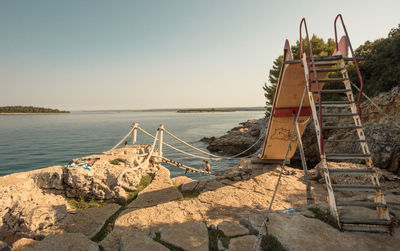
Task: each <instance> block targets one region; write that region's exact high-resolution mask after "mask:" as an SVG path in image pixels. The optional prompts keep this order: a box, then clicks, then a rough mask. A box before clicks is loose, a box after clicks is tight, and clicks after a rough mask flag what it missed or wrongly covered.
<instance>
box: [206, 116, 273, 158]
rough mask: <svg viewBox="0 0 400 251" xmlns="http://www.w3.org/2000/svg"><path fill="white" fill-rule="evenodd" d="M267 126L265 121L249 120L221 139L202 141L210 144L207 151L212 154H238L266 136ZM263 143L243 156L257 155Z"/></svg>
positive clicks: (260, 141)
mask: <svg viewBox="0 0 400 251" xmlns="http://www.w3.org/2000/svg"><path fill="white" fill-rule="evenodd" d="M266 125H267V122H266V120H265V119H258V120H248V121H246V122H243V123H240V126H237V127H235V128H233V129H231V130H230V131H228V132H227V134H225V135H223V136H221V137H218V138H216V137H211V138H202V139H201V140H200V141H203V142H206V143H208V144H209V145H208V146H207V149H208V150H210V151H212V152H223V153H227V154H238V153H241V152H243V151H245V150H246V149H248V148H249V147H250V146H252V145H253V144H254V143H255V142H256V141H257V140H258V139H259V138H260V136H262V135H264V134H265V127H266ZM262 143H263V140H262V139H261V140H259V142H258V143H257V144H256V145H255V146H254V147H253V148H252V149H250V150H248V151H247V152H246V153H244V154H243V156H247V155H249V154H252V153H255V152H256V151H257V150H258V149H259V148H260V147H261V145H262Z"/></svg>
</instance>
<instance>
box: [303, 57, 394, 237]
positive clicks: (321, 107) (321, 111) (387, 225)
mask: <svg viewBox="0 0 400 251" xmlns="http://www.w3.org/2000/svg"><path fill="white" fill-rule="evenodd" d="M348 60H349V58H344V57H342V56H341V55H338V56H328V57H313V58H312V59H309V60H308V61H309V62H311V61H313V66H311V64H310V63H308V64H307V58H306V55H305V56H304V57H303V65H304V72H305V77H306V79H307V80H308V81H309V86H310V88H308V97H309V101H310V106H311V110H312V113H313V120H314V125H315V129H316V133H317V137H318V141H319V142H318V143H319V146H320V148H319V149H320V156H321V163H322V166H323V170H324V178H325V182H326V185H327V190H328V194H329V199H328V202H329V207H330V211H331V213H332V215H333V216H334V217H335V218H336V220H337V223H338V224H339V227H341V228H342V229H343V230H348V231H367V232H391V230H392V227H391V226H392V222H391V220H390V217H389V210H388V208H387V205H386V202H385V199H384V196H383V191H382V188H381V186H380V184H379V179H378V176H377V173H376V170H375V168H374V166H373V162H372V158H371V153H370V151H369V148H368V145H367V142H366V139H365V134H364V130H363V127H362V124H361V119H360V116H359V113H358V110H357V106H356V101H355V99H354V95H353V92H352V89H351V83H350V80H349V76H348V72H347V70H346V67H345V66H346V61H348ZM308 66H311V68H308ZM314 70H315V72H316V73H319V72H324V73H334V72H336V73H337V72H340V73H341V75H342V77H341V78H329V77H328V78H325V79H318V76H317V75H316V74H315V75H314V77H312V76H311V75H312V74H310V73H312V72H314ZM309 76H311V77H309ZM320 83H342V84H343V88H342V89H319V90H318V88H319V86H317V87H312V86H315V84H317V85H319V84H320ZM316 94H317V95H316ZM329 94H336V96H334V97H336V98H338V95H337V94H344V95H345V96H346V98H345V99H344V100H343V99H340V98H339V100H332V99H330V100H329V101H324V97H325V96H326V95H329ZM315 96H316V97H317V101H315V100H314V97H315ZM330 108H343V109H344V110H347V111H345V112H343V111H342V112H336V113H332V112H329V109H330ZM321 115H322V116H321ZM329 117H335V118H338V119H339V118H342V117H351V118H353V120H352V122H353V123H348V124H341V125H338V126H336V125H335V126H329V125H326V124H325V123H326V120H324V118H325V119H326V118H329ZM324 130H356V132H357V135H358V138H355V139H351V140H342V139H324V138H323V131H324ZM338 142H346V143H359V144H360V146H361V152H358V153H337V152H329V153H328V152H325V150H324V149H325V145H326V144H330V143H338ZM355 159H357V160H365V169H343V168H342V169H333V168H330V166H329V163H328V162H327V161H345V162H346V161H351V160H355ZM334 175H368V176H370V177H371V181H372V184H370V185H363V184H332V182H331V177H332V176H334ZM341 191H362V192H369V191H374V192H375V199H374V201H340V200H336V197H335V192H341ZM348 206H353V207H369V208H376V211H377V218H376V219H370V218H368V219H362V218H345V217H341V216H340V215H339V212H338V209H337V207H348Z"/></svg>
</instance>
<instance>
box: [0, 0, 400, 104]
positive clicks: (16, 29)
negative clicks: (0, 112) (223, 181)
mask: <svg viewBox="0 0 400 251" xmlns="http://www.w3.org/2000/svg"><path fill="white" fill-rule="evenodd" d="M307 3H308V4H304V3H299V2H297V1H286V2H285V4H282V3H280V2H278V1H252V2H245V1H238V0H229V1H228V0H221V1H211V0H207V1H206V0H205V1H178V0H175V1H160V0H153V1H113V2H110V1H105V0H98V1H94V0H87V1H78V0H71V1H51V0H37V1H2V2H1V3H0V31H1V34H2V38H1V39H0V75H1V78H0V79H1V80H0V83H1V87H2V91H1V92H0V106H8V105H32V106H40V107H49V108H56V109H60V110H75V111H76V110H126V109H134V110H144V109H161V108H168V109H183V108H188V109H190V108H199V107H200V108H215V107H256V106H257V107H259V106H264V105H265V97H264V91H263V90H262V86H263V84H264V82H267V80H268V72H269V70H270V68H271V66H272V63H273V61H274V60H275V59H276V58H277V57H278V56H279V55H280V54H282V51H283V45H284V41H285V39H286V38H287V39H289V41H290V43H291V44H294V43H295V41H296V40H298V39H299V38H298V36H299V22H300V20H301V18H302V17H306V19H307V24H308V28H309V32H310V33H311V34H316V35H317V36H318V37H321V38H323V39H324V40H326V39H328V38H332V37H334V32H333V20H334V18H335V16H336V15H337V14H338V13H341V14H342V15H343V18H344V21H345V23H346V25H347V30H348V32H349V35H350V39H351V41H352V44H353V47H354V48H357V47H358V46H359V45H360V44H363V43H364V42H365V41H367V40H370V41H373V40H375V39H378V38H381V37H386V36H387V34H388V32H389V31H390V29H392V28H395V27H397V26H398V24H399V23H400V18H399V15H398V10H399V9H400V2H399V1H385V4H382V3H378V4H377V3H376V1H351V2H350V1H335V3H334V4H332V6H328V5H327V4H326V3H325V2H320V1H309V2H307ZM310 6H311V7H310ZM311 34H310V35H311ZM342 34H343V33H342V30H341V28H340V29H339V36H341V35H342ZM366 84H368V83H366Z"/></svg>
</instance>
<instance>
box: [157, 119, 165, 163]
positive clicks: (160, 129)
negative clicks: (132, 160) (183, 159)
mask: <svg viewBox="0 0 400 251" xmlns="http://www.w3.org/2000/svg"><path fill="white" fill-rule="evenodd" d="M158 130H159V135H158V137H159V138H158V154H159V156H160V158H161V157H162V155H163V152H162V145H163V134H164V125H163V124H160V126H159V127H158Z"/></svg>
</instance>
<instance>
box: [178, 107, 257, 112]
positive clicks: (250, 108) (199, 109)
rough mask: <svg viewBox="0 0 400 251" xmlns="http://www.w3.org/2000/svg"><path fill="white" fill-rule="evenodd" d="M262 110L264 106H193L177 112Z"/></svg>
mask: <svg viewBox="0 0 400 251" xmlns="http://www.w3.org/2000/svg"><path fill="white" fill-rule="evenodd" d="M243 111H264V107H229V108H194V109H180V110H178V111H177V112H178V113H199V112H243Z"/></svg>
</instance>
